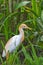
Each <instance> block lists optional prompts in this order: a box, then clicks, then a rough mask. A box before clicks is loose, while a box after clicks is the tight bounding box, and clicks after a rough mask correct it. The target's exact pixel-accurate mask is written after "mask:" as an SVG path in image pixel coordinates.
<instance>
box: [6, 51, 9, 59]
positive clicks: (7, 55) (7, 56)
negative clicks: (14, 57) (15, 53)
mask: <svg viewBox="0 0 43 65" xmlns="http://www.w3.org/2000/svg"><path fill="white" fill-rule="evenodd" d="M8 58H9V52H7V54H6V60H8Z"/></svg>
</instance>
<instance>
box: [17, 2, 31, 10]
mask: <svg viewBox="0 0 43 65" xmlns="http://www.w3.org/2000/svg"><path fill="white" fill-rule="evenodd" d="M28 3H30V1H24V2H21V3H19V4H18V5H17V7H16V9H18V8H20V7H22V6H25V5H27V4H28Z"/></svg>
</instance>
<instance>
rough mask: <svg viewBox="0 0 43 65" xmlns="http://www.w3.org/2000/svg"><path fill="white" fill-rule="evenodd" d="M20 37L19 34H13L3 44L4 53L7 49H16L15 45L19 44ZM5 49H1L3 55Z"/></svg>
mask: <svg viewBox="0 0 43 65" xmlns="http://www.w3.org/2000/svg"><path fill="white" fill-rule="evenodd" d="M20 39H21V38H20V36H19V35H15V36H13V37H12V38H10V39H9V40H8V42H7V43H6V45H5V50H6V53H7V52H8V51H9V52H13V51H14V50H15V49H16V47H17V46H18V45H19V44H20ZM5 50H3V53H2V56H3V57H4V56H6V53H5Z"/></svg>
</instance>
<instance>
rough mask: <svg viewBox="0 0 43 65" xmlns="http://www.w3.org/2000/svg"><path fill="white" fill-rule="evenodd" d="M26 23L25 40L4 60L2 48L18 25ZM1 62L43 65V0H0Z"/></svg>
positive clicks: (5, 64)
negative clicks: (27, 27) (28, 28)
mask: <svg viewBox="0 0 43 65" xmlns="http://www.w3.org/2000/svg"><path fill="white" fill-rule="evenodd" d="M22 23H25V24H27V25H28V26H29V27H31V28H32V31H29V30H25V32H24V33H25V40H24V42H23V44H21V45H20V46H19V47H18V48H17V49H16V50H15V52H14V53H13V54H10V57H9V58H8V60H5V61H3V59H2V57H1V54H2V50H3V48H4V46H5V44H6V42H7V41H8V39H9V38H11V37H12V36H14V35H16V34H19V31H18V27H19V25H20V24H22ZM0 64H1V65H43V0H0Z"/></svg>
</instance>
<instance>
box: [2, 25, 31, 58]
mask: <svg viewBox="0 0 43 65" xmlns="http://www.w3.org/2000/svg"><path fill="white" fill-rule="evenodd" d="M24 28H27V29H30V30H31V28H29V27H28V26H27V25H25V24H21V25H20V27H19V35H15V36H13V37H12V38H10V39H9V40H8V42H7V44H6V45H5V50H3V53H2V57H5V56H6V55H7V53H8V51H9V53H11V52H13V51H14V50H15V49H16V47H17V46H18V45H19V44H20V43H21V42H22V41H23V40H24V31H23V29H24Z"/></svg>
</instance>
